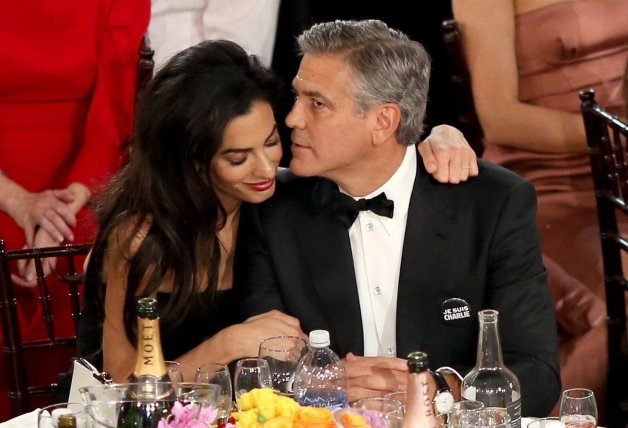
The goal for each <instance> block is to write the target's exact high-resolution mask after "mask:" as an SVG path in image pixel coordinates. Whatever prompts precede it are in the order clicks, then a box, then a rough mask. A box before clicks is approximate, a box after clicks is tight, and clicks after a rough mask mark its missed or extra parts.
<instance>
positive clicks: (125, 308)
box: [79, 41, 301, 381]
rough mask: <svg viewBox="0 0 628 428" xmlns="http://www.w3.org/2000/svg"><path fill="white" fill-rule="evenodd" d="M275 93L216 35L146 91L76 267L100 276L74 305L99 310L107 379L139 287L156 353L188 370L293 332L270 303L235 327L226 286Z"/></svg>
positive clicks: (271, 135) (269, 133)
mask: <svg viewBox="0 0 628 428" xmlns="http://www.w3.org/2000/svg"><path fill="white" fill-rule="evenodd" d="M279 93H280V82H279V81H278V80H276V78H275V76H274V75H273V74H272V73H271V72H270V71H269V70H267V69H265V68H264V67H262V66H261V65H260V64H259V63H258V62H257V60H256V59H255V58H254V57H250V56H248V55H247V54H246V53H245V52H244V51H243V50H242V49H241V48H240V47H239V46H237V45H236V44H234V43H231V42H227V41H214V42H203V43H201V44H199V45H196V46H194V47H191V48H189V49H187V50H185V51H183V52H181V53H179V54H178V55H176V56H175V57H174V58H173V59H172V60H171V61H170V62H169V63H168V65H167V66H165V67H164V68H163V69H162V70H160V71H159V72H158V73H157V75H156V76H155V77H154V79H153V80H152V81H151V83H150V84H149V87H148V88H147V89H146V92H145V95H144V96H143V98H142V100H141V102H140V105H139V106H138V111H137V120H136V131H135V136H134V141H133V143H132V144H133V145H132V148H131V153H130V158H129V162H128V164H127V165H126V166H125V167H124V168H123V169H122V171H121V172H120V173H119V174H118V175H117V176H116V177H115V178H114V180H113V181H112V182H111V183H110V185H109V187H108V188H107V189H106V191H105V192H104V193H103V194H102V196H101V197H100V198H99V199H98V203H97V206H96V211H97V214H98V219H99V223H100V229H99V232H98V236H97V238H96V241H95V243H94V248H93V250H92V253H91V257H90V259H91V260H90V262H89V264H88V268H87V275H88V284H89V287H88V291H86V293H90V294H93V292H94V291H95V289H94V284H99V283H104V284H106V293H105V292H104V291H105V288H104V287H102V288H101V290H99V291H101V293H99V294H103V296H102V298H101V299H94V298H93V297H94V296H87V298H86V301H87V302H88V303H89V304H90V306H88V307H86V308H85V311H84V313H85V314H86V316H89V317H94V316H95V315H96V316H97V319H98V320H100V319H104V322H103V323H102V325H100V323H98V322H97V323H95V324H93V323H89V324H91V325H92V327H96V328H97V330H98V331H101V330H102V351H103V363H104V369H105V370H106V371H107V372H109V373H110V374H111V375H112V376H113V379H114V380H115V381H124V380H126V379H128V376H129V375H130V374H131V372H132V369H133V364H134V361H135V358H134V355H135V347H134V342H135V332H134V331H133V327H134V326H135V321H134V320H135V302H136V301H137V299H138V298H139V297H142V296H150V295H156V296H157V298H158V300H159V302H160V307H161V310H160V314H161V323H162V326H163V327H162V342H163V347H164V352H165V356H166V358H167V359H175V358H176V359H178V360H179V361H180V362H181V363H183V367H184V369H188V370H190V371H191V370H194V369H195V368H196V367H198V366H199V365H201V364H202V363H203V362H204V361H207V360H213V361H218V362H223V363H227V362H229V361H232V360H235V359H237V358H240V357H244V356H251V355H256V354H257V347H258V346H259V342H260V341H261V340H262V339H264V338H265V337H268V336H273V335H300V334H301V331H300V329H299V323H298V321H297V320H296V319H294V318H292V317H289V316H287V315H284V314H281V313H278V312H272V313H268V314H265V315H263V316H261V317H258V318H255V319H251V320H248V321H247V322H245V323H242V324H236V323H235V319H234V317H235V314H234V310H233V309H234V303H233V298H232V290H231V285H232V263H233V246H234V243H235V239H236V234H237V230H238V221H239V215H240V206H241V204H242V201H246V202H252V203H256V202H261V201H263V200H265V199H267V198H268V197H270V196H271V195H272V193H273V191H274V187H275V173H276V170H277V166H278V163H279V160H280V158H281V146H280V144H279V143H280V142H279V136H278V134H277V129H276V123H275V119H274V115H273V111H272V108H271V106H272V105H273V104H274V102H275V98H276V96H277V95H278V94H279ZM102 302H104V305H103V304H102ZM103 310H104V315H105V316H104V317H103V312H102V311H103ZM83 321H85V320H82V322H81V326H82V328H81V332H80V333H79V348H82V346H85V345H86V341H92V340H98V344H95V343H94V342H92V345H94V344H95V345H96V347H98V346H99V343H100V334H97V335H95V336H93V337H90V336H92V334H91V333H88V332H86V331H85V330H84V328H85V327H86V324H88V323H85V322H83ZM84 333H86V334H84ZM92 349H93V348H92ZM81 351H82V349H79V354H80V353H81ZM185 374H186V375H187V377H190V376H191V373H190V372H187V373H185Z"/></svg>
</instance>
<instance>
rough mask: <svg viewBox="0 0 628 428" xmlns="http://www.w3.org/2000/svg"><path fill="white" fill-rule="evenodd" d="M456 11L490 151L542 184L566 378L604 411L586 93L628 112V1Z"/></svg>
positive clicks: (474, 2)
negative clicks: (583, 105) (589, 392)
mask: <svg viewBox="0 0 628 428" xmlns="http://www.w3.org/2000/svg"><path fill="white" fill-rule="evenodd" d="M453 12H454V17H455V19H456V20H457V21H458V23H459V25H460V29H461V32H462V35H463V39H464V45H465V51H466V55H467V59H468V63H469V67H470V73H471V80H472V86H473V94H474V102H475V106H476V109H477V112H478V116H479V119H480V122H481V125H482V128H483V130H484V135H485V140H486V149H485V152H484V155H483V157H484V158H485V159H488V160H491V161H493V162H496V163H498V164H501V165H503V166H506V167H508V168H510V169H512V170H513V171H515V172H516V173H518V174H519V175H521V176H523V177H526V178H528V179H529V180H531V181H532V182H533V184H534V186H535V188H536V191H537V195H538V214H537V223H538V227H539V231H540V233H541V240H542V243H543V252H544V263H545V265H546V267H547V268H548V271H549V285H550V289H551V292H552V296H553V300H554V303H555V306H556V310H557V318H558V321H559V323H560V327H561V330H562V332H561V333H562V342H561V344H560V351H561V352H560V357H561V377H562V382H563V388H571V387H575V386H579V387H587V388H591V389H593V390H594V391H595V394H596V396H597V397H598V403H599V405H600V407H601V409H600V415H603V414H604V392H605V376H606V366H607V355H606V331H605V322H604V320H605V314H606V309H605V303H604V298H605V297H604V282H603V279H602V264H601V263H602V254H601V248H600V243H599V231H598V227H597V212H596V206H595V197H594V190H593V180H592V176H591V169H590V166H589V159H588V155H587V145H586V137H585V133H584V125H583V121H582V116H581V114H580V100H579V97H578V92H579V91H580V90H582V89H588V88H593V89H595V92H596V100H597V101H598V103H599V104H600V105H602V106H603V107H604V108H606V109H607V110H608V111H609V112H611V113H613V114H621V112H623V111H624V110H623V109H624V107H625V106H624V103H625V100H624V97H623V95H622V93H623V89H622V88H623V85H624V83H623V82H624V81H623V73H624V70H625V66H626V60H627V58H628V26H627V25H626V17H627V16H628V2H626V1H625V0H577V1H565V0H540V1H539V0H509V1H504V0H453ZM592 266H594V268H593V269H592V268H591V267H592ZM583 361H586V364H583ZM556 411H557V409H554V413H556Z"/></svg>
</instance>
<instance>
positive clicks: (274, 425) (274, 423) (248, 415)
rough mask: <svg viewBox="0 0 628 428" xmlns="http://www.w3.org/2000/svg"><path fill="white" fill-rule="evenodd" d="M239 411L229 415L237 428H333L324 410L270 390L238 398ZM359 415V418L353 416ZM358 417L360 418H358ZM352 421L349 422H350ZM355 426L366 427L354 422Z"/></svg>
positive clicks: (329, 415) (333, 424)
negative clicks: (301, 404) (305, 405)
mask: <svg viewBox="0 0 628 428" xmlns="http://www.w3.org/2000/svg"><path fill="white" fill-rule="evenodd" d="M239 405H240V409H241V410H240V411H239V412H234V413H232V416H233V418H234V419H235V421H236V427H237V428H335V426H336V424H335V423H334V417H333V414H332V412H330V411H329V410H327V409H325V408H318V407H302V406H300V405H299V403H297V402H296V401H294V400H293V399H292V398H289V397H284V396H281V395H278V394H276V393H275V392H273V390H272V389H253V390H251V391H249V392H247V393H246V394H242V395H241V396H240V398H239ZM356 416H359V415H356ZM359 417H360V418H361V416H359ZM352 422H353V420H352ZM355 422H356V423H355V424H353V423H352V425H353V426H355V427H361V428H362V427H365V428H369V426H368V424H366V421H365V420H364V419H363V418H362V419H361V420H357V419H356V420H355Z"/></svg>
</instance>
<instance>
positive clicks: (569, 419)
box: [559, 388, 597, 428]
mask: <svg viewBox="0 0 628 428" xmlns="http://www.w3.org/2000/svg"><path fill="white" fill-rule="evenodd" d="M559 415H560V420H561V421H562V422H563V423H564V424H565V426H566V427H567V428H595V426H596V425H597V405H596V403H595V396H594V395H593V391H591V390H590V389H586V388H572V389H567V390H565V391H563V396H562V398H561V399H560V413H559Z"/></svg>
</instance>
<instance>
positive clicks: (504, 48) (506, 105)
mask: <svg viewBox="0 0 628 428" xmlns="http://www.w3.org/2000/svg"><path fill="white" fill-rule="evenodd" d="M452 5H453V12H454V17H455V19H456V21H457V22H458V24H459V26H460V31H461V32H462V35H463V40H464V48H465V53H466V56H467V62H468V64H469V69H470V70H469V71H470V73H471V84H472V87H473V99H474V101H475V107H476V110H477V113H478V117H479V119H480V122H481V124H482V129H483V131H484V135H485V137H486V139H487V140H488V141H489V142H495V143H497V144H501V145H504V146H509V147H516V148H520V149H525V150H531V151H538V152H545V153H567V152H570V153H571V152H585V151H586V140H585V134H584V125H583V123H582V118H581V117H580V115H579V114H575V113H567V112H563V111H558V110H553V109H549V108H544V107H538V106H533V105H531V104H526V103H522V102H520V101H519V93H518V73H517V62H516V56H515V15H516V9H515V4H514V0H511V1H506V0H453V3H452Z"/></svg>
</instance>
